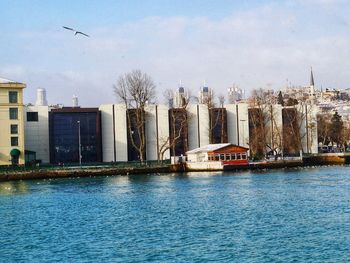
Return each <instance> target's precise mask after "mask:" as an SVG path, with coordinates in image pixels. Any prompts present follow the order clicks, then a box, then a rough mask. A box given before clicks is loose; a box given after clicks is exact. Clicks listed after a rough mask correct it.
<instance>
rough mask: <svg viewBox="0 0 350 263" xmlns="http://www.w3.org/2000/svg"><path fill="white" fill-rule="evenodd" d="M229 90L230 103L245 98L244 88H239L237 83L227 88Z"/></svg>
mask: <svg viewBox="0 0 350 263" xmlns="http://www.w3.org/2000/svg"><path fill="white" fill-rule="evenodd" d="M227 92H228V101H229V103H237V102H239V101H241V100H242V99H243V96H244V90H242V89H241V88H239V87H238V86H236V85H233V86H232V87H229V88H228V89H227Z"/></svg>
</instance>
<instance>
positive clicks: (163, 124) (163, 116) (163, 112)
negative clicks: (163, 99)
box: [158, 105, 170, 159]
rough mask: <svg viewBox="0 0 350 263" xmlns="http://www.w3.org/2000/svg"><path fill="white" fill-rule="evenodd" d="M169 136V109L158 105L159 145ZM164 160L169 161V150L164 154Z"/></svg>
mask: <svg viewBox="0 0 350 263" xmlns="http://www.w3.org/2000/svg"><path fill="white" fill-rule="evenodd" d="M169 136H170V131H169V108H168V107H167V106H166V105H158V140H159V145H162V144H164V142H165V140H166V139H167V138H168V137H169ZM163 157H164V159H170V149H168V150H167V151H166V152H165V153H164V156H163Z"/></svg>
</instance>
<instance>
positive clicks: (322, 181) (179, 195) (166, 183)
mask: <svg viewBox="0 0 350 263" xmlns="http://www.w3.org/2000/svg"><path fill="white" fill-rule="evenodd" d="M349 171H350V167H320V168H310V169H295V170H288V171H283V170H278V171H268V172H260V173H253V172H242V173H235V174H234V173H204V174H203V173H193V174H192V173H191V174H187V175H175V174H172V175H160V176H158V175H137V176H116V177H99V178H80V179H59V180H45V181H21V182H5V183H0V261H1V262H29V261H30V262H33V261H37V262H43V261H50V262H52V261H60V262H118V261H119V262H143V261H156V262H188V261H190V262H206V261H210V260H212V261H219V262H270V261H283V262H288V261H313V262H315V261H320V262H324V261H338V262H345V261H349V260H350V173H349Z"/></svg>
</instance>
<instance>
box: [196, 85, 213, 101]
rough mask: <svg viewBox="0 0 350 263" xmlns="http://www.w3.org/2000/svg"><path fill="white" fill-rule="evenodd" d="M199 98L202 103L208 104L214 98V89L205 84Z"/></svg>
mask: <svg viewBox="0 0 350 263" xmlns="http://www.w3.org/2000/svg"><path fill="white" fill-rule="evenodd" d="M198 99H199V103H200V104H207V103H208V102H209V101H210V100H212V99H213V90H212V89H211V88H209V87H208V86H207V85H204V86H203V87H201V89H200V91H199V96H198Z"/></svg>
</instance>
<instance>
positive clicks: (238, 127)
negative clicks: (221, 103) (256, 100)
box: [225, 103, 249, 147]
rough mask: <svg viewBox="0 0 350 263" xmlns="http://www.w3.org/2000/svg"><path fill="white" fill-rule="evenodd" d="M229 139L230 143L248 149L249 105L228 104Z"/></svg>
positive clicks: (226, 106)
mask: <svg viewBox="0 0 350 263" xmlns="http://www.w3.org/2000/svg"><path fill="white" fill-rule="evenodd" d="M225 108H226V112H227V138H228V142H229V143H232V144H236V145H238V146H243V147H248V144H249V122H248V104H247V103H238V104H227V105H225Z"/></svg>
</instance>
